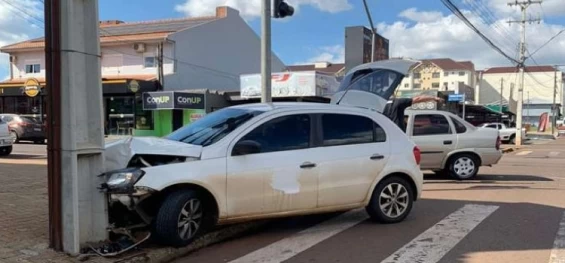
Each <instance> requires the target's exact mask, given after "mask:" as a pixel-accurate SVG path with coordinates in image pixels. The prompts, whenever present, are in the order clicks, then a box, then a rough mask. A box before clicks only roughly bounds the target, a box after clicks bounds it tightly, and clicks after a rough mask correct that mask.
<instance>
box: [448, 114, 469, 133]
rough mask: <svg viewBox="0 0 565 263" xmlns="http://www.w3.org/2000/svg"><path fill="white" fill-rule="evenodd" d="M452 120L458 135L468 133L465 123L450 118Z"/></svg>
mask: <svg viewBox="0 0 565 263" xmlns="http://www.w3.org/2000/svg"><path fill="white" fill-rule="evenodd" d="M450 118H451V122H453V125H454V126H455V132H457V133H465V132H466V131H467V127H465V125H464V124H463V123H461V122H460V121H458V120H457V119H455V118H453V117H450Z"/></svg>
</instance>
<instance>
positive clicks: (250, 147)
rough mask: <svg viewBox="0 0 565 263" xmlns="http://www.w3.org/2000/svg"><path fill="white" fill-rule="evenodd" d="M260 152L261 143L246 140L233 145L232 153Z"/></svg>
mask: <svg viewBox="0 0 565 263" xmlns="http://www.w3.org/2000/svg"><path fill="white" fill-rule="evenodd" d="M260 152H261V144H259V143H258V142H256V141H251V140H247V141H240V142H238V143H237V144H236V145H235V146H234V147H233V150H232V155H233V156H239V155H247V154H254V153H260Z"/></svg>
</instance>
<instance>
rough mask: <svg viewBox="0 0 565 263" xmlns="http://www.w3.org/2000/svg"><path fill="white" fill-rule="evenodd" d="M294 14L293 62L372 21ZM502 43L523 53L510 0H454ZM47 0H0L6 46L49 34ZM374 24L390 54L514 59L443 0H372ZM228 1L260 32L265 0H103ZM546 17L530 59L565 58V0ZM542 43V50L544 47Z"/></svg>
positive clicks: (137, 7) (165, 4)
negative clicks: (347, 29)
mask: <svg viewBox="0 0 565 263" xmlns="http://www.w3.org/2000/svg"><path fill="white" fill-rule="evenodd" d="M287 2H288V3H289V4H290V5H293V6H294V7H295V9H296V12H295V14H294V16H292V17H289V18H285V19H274V20H273V22H272V48H273V51H274V52H275V53H276V54H277V56H279V58H281V59H282V61H283V62H284V63H285V64H286V65H293V64H304V63H313V62H318V61H329V62H334V63H339V62H343V61H344V36H345V27H347V26H358V25H364V26H369V22H368V19H367V16H366V14H365V10H364V8H363V2H362V1H361V0H287ZM452 2H453V3H454V4H456V5H457V6H458V7H459V8H460V9H461V11H462V12H463V13H464V14H465V16H466V17H468V18H469V20H470V21H471V22H472V23H473V25H475V26H476V27H477V28H478V29H479V30H480V31H481V32H483V33H484V34H485V35H486V36H487V37H488V38H489V39H490V40H491V41H492V42H493V43H494V44H496V46H498V47H499V48H500V49H502V50H503V51H504V52H505V53H506V54H508V55H509V56H511V57H514V58H517V56H518V53H517V52H518V43H519V39H520V27H519V25H518V24H508V23H507V21H508V20H516V19H519V18H520V11H519V9H518V8H517V7H510V6H508V5H507V2H508V0H452ZM42 3H43V1H42V0H0V46H4V45H7V44H11V43H14V42H18V41H23V40H27V39H30V38H34V37H38V36H42V35H43V30H44V29H43V28H44V24H43V6H42V5H43V4H42ZM367 3H368V5H369V8H370V12H371V15H372V16H373V21H374V23H375V27H376V28H377V31H378V33H379V34H381V35H383V36H384V37H386V38H388V39H389V41H390V56H392V57H406V58H414V59H425V58H452V59H455V60H470V61H473V63H474V64H475V67H476V68H477V69H484V68H489V67H495V66H511V65H512V64H511V62H510V61H509V60H508V59H507V58H505V57H504V56H502V55H500V54H499V53H497V52H496V51H494V49H492V48H491V47H490V46H488V45H487V44H486V43H485V41H484V40H482V39H481V38H480V37H479V36H478V35H477V34H476V33H475V32H474V31H472V30H471V29H470V28H469V27H467V26H466V25H465V24H464V23H462V22H461V20H460V19H459V18H457V17H456V16H455V15H453V14H452V13H451V11H450V10H449V9H447V8H446V7H445V6H444V5H443V3H442V1H441V0H396V1H384V0H367ZM220 5H227V6H230V7H233V8H235V9H237V10H239V11H240V14H241V15H242V17H243V18H244V19H245V20H246V21H247V23H248V24H249V25H250V26H251V27H252V28H253V29H254V30H255V32H257V34H258V35H259V34H260V32H261V30H260V29H261V27H260V22H261V21H260V11H261V1H260V0H161V1H155V0H136V1H132V0H99V9H100V10H99V15H100V20H114V19H117V20H122V21H126V22H127V21H144V20H154V19H166V18H180V17H194V16H202V15H213V14H214V12H215V8H216V6H220ZM528 15H529V16H531V18H540V19H541V22H540V23H532V24H528V25H527V30H526V38H527V50H528V51H529V52H530V53H531V54H533V56H532V58H531V59H528V60H527V62H526V64H527V65H535V64H540V65H547V64H551V65H553V64H565V33H563V34H561V35H559V36H558V37H556V38H554V40H552V41H551V42H549V44H547V45H545V46H544V44H545V43H546V42H547V41H548V40H549V39H551V38H552V37H553V36H555V35H556V34H557V33H559V32H560V30H563V29H565V0H544V1H543V3H542V4H541V5H539V4H534V5H532V6H531V7H530V8H528ZM538 49H539V50H538ZM7 75H8V56H7V55H6V54H2V55H0V79H4V78H5V76H7Z"/></svg>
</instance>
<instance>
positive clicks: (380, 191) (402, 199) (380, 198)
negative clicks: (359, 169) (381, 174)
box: [365, 176, 414, 224]
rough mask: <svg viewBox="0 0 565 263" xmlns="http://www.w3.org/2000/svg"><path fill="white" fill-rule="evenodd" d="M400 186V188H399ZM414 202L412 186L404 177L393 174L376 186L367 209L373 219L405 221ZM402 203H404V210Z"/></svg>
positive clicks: (383, 221) (381, 221)
mask: <svg viewBox="0 0 565 263" xmlns="http://www.w3.org/2000/svg"><path fill="white" fill-rule="evenodd" d="M399 187H400V190H398V189H399ZM391 191H392V192H391ZM395 195H396V196H395ZM388 197H391V198H388ZM413 203H414V192H413V189H412V186H411V185H410V184H409V183H408V182H407V181H406V180H404V179H403V178H401V177H398V176H392V177H389V178H386V179H384V180H383V181H381V182H380V183H379V184H378V185H377V187H375V190H374V191H373V195H372V196H371V201H370V202H369V205H367V207H365V210H366V211H367V213H368V214H369V216H370V217H371V219H372V220H373V221H376V222H379V223H383V224H393V223H398V222H401V221H403V220H404V219H405V218H406V217H407V216H408V214H409V213H410V210H412V204H413ZM402 204H404V209H403V210H402Z"/></svg>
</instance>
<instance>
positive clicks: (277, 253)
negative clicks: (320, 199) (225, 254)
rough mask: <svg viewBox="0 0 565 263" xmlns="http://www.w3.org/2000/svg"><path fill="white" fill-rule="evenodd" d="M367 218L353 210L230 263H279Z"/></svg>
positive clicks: (362, 213) (359, 211) (358, 210)
mask: <svg viewBox="0 0 565 263" xmlns="http://www.w3.org/2000/svg"><path fill="white" fill-rule="evenodd" d="M367 218H368V216H367V214H366V213H365V211H364V210H362V209H357V210H352V211H349V212H346V213H343V214H341V215H339V216H336V217H334V218H332V219H330V220H328V221H325V222H322V223H320V224H318V225H316V226H313V227H311V228H308V229H305V230H303V231H301V232H299V233H297V234H294V235H292V236H290V237H287V238H285V239H282V240H279V241H277V242H275V243H273V244H271V245H268V246H266V247H264V248H261V249H258V250H256V251H253V252H251V253H249V254H247V255H245V256H243V257H241V258H238V259H235V260H233V261H230V263H252V262H261V263H279V262H282V261H285V260H287V259H290V258H292V257H294V256H295V255H297V254H298V253H300V252H302V251H305V250H307V249H309V248H311V247H312V246H314V245H316V244H318V243H320V242H322V241H324V240H326V239H328V238H330V237H332V236H334V235H336V234H338V233H340V232H342V231H344V230H346V229H348V228H351V227H353V226H355V225H357V224H359V223H361V222H363V221H364V220H366V219H367Z"/></svg>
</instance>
